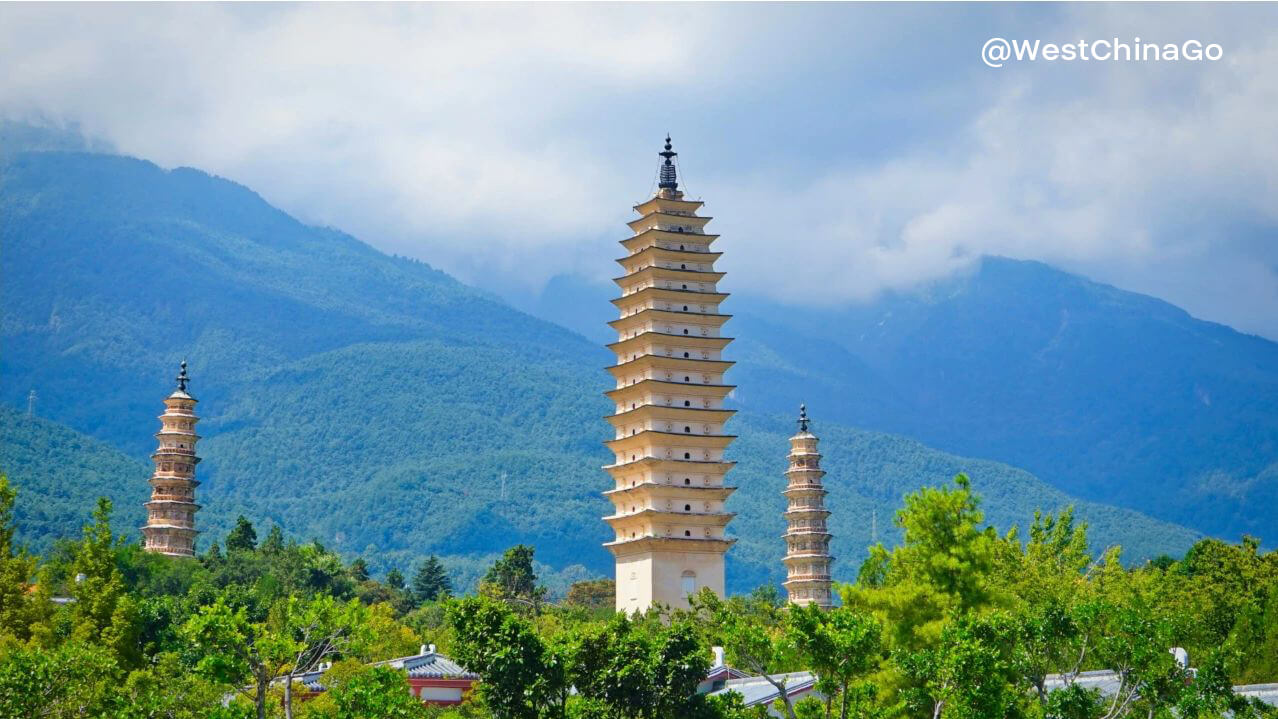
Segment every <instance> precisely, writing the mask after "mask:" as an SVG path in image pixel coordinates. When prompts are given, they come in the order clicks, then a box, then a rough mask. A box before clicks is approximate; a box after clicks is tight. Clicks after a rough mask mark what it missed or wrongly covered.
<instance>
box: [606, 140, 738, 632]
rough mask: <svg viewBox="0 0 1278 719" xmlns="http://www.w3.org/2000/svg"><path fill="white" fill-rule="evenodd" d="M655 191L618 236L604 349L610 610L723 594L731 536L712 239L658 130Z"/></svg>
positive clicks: (721, 319) (723, 343)
mask: <svg viewBox="0 0 1278 719" xmlns="http://www.w3.org/2000/svg"><path fill="white" fill-rule="evenodd" d="M659 154H660V156H661V157H662V158H664V164H662V166H661V183H660V189H659V190H658V192H657V194H656V195H654V196H653V197H652V198H650V199H648V200H647V201H645V202H642V203H640V204H639V205H637V206H636V207H635V211H636V212H637V213H638V214H639V217H638V218H637V219H634V220H631V221H630V222H629V223H628V224H629V226H630V229H631V231H632V232H633V235H631V236H630V237H627V238H626V239H624V240H622V241H621V246H622V247H623V248H625V257H622V258H621V259H619V260H617V262H618V264H620V265H621V267H622V270H623V275H622V276H621V277H618V278H617V279H616V280H614V281H615V282H616V283H617V285H618V286H619V287H620V288H621V296H620V297H618V298H617V299H615V300H613V305H615V306H616V307H617V310H618V315H619V317H618V319H616V320H613V321H612V322H610V323H609V326H610V327H612V328H613V329H614V330H616V331H617V341H616V342H614V343H612V344H610V345H608V349H609V350H611V351H612V352H613V353H614V354H615V356H616V363H615V364H614V365H612V366H611V367H609V368H608V372H610V373H611V374H612V376H613V378H614V379H615V380H616V386H615V388H614V389H612V390H610V391H608V392H606V393H605V394H606V396H607V397H608V399H609V400H611V401H612V403H613V408H614V410H613V413H612V414H610V415H609V416H608V417H607V419H608V422H609V423H610V424H611V425H612V427H613V435H612V436H613V438H612V439H610V440H608V441H607V442H605V443H604V444H605V445H607V446H608V448H609V449H610V450H611V451H612V453H613V463H612V464H610V465H608V466H606V467H604V469H605V471H607V472H608V474H609V475H611V477H612V481H613V488H612V489H610V490H609V491H607V492H604V495H605V496H606V497H608V499H609V500H610V501H611V502H612V503H613V512H612V514H610V515H609V516H607V517H604V521H605V522H607V523H608V524H609V525H610V526H611V528H612V530H613V532H614V539H613V541H611V542H608V543H607V544H606V545H604V546H606V547H608V549H609V551H611V552H612V554H613V556H614V557H615V558H616V571H617V575H616V577H617V597H616V599H617V603H616V607H617V610H618V611H624V612H627V613H631V612H638V611H644V610H647V609H648V608H649V607H652V606H653V605H655V604H663V605H666V606H669V607H675V608H687V607H688V596H689V595H691V594H694V593H696V592H699V591H701V590H702V589H703V588H709V589H710V590H711V591H713V592H715V593H716V594H719V595H720V596H722V595H723V589H724V555H725V554H726V553H727V551H728V549H729V548H730V547H731V546H732V544H733V542H735V541H736V540H734V539H732V538H730V537H727V536H725V529H726V527H727V525H728V522H729V521H731V520H732V517H733V514H732V513H731V512H729V511H727V509H726V508H725V507H724V501H725V500H726V499H727V498H728V496H729V495H730V494H732V491H733V489H734V488H733V487H730V486H727V485H726V484H725V483H724V478H725V475H726V474H727V473H728V470H730V469H731V468H732V465H733V463H732V462H730V461H727V460H726V459H724V451H725V450H726V449H727V448H728V445H729V444H731V443H732V440H733V439H734V437H733V436H732V435H730V434H727V433H726V431H725V429H726V427H725V425H726V423H727V422H728V420H729V419H730V418H731V417H732V415H733V410H730V409H726V408H725V407H724V400H725V399H726V398H727V396H728V394H729V393H731V392H732V389H733V387H732V385H729V384H726V383H725V381H724V373H725V372H726V371H727V370H728V368H729V367H731V366H732V363H731V362H727V361H725V360H724V359H723V356H722V352H723V349H724V348H725V347H727V346H728V343H729V342H731V341H732V340H731V339H730V338H728V337H725V336H723V332H722V327H723V324H724V323H725V322H727V321H728V318H729V315H725V314H721V313H720V311H719V307H720V304H721V303H722V302H723V301H724V300H725V299H727V297H728V295H727V294H726V293H723V292H720V291H719V289H718V282H719V280H721V279H722V278H723V273H722V272H717V271H715V268H714V263H715V260H717V259H718V257H719V254H720V253H718V252H714V251H712V250H711V246H712V245H713V243H714V242H715V240H717V239H718V235H712V234H708V233H706V230H705V227H706V223H708V222H709V221H710V218H709V217H702V216H700V215H698V214H697V210H698V208H700V207H701V203H700V202H696V201H692V200H685V199H683V194H682V193H680V192H679V191H678V182H677V180H676V175H675V166H674V163H673V158H674V157H675V152H674V150H673V149H672V148H671V145H670V139H669V138H668V137H667V138H666V146H665V151H664V152H662V153H659Z"/></svg>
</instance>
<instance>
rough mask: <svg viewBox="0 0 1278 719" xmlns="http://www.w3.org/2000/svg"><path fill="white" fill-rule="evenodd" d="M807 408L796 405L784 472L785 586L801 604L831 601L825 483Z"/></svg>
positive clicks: (821, 604) (828, 604)
mask: <svg viewBox="0 0 1278 719" xmlns="http://www.w3.org/2000/svg"><path fill="white" fill-rule="evenodd" d="M808 424H809V420H808V409H807V406H806V405H799V433H798V434H796V435H794V436H793V437H791V438H790V466H789V469H787V470H786V472H785V476H786V479H787V480H788V481H789V484H788V485H787V486H786V489H785V498H786V502H787V506H786V510H785V521H786V532H785V535H784V538H785V571H786V580H785V583H784V586H785V591H786V593H787V594H788V595H789V598H790V602H791V603H793V604H798V605H800V606H807V605H809V604H816V605H817V606H819V607H821V608H823V609H828V608H829V607H831V606H833V604H834V601H833V596H832V593H831V586H832V580H831V576H830V565H831V564H832V563H833V562H834V557H832V556H830V533H829V531H828V530H827V528H826V524H825V520H826V518H827V517H829V516H830V512H829V511H828V510H827V509H826V508H825V495H826V491H825V488H824V487H822V486H821V478H822V477H824V476H825V472H823V471H821V453H820V452H819V451H818V450H817V443H818V442H819V441H820V440H818V439H817V437H816V435H814V434H812V433H811V432H809V431H808Z"/></svg>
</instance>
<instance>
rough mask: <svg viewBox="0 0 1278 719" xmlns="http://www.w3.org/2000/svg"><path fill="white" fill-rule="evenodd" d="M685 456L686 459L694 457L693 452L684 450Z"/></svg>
mask: <svg viewBox="0 0 1278 719" xmlns="http://www.w3.org/2000/svg"><path fill="white" fill-rule="evenodd" d="M683 458H684V459H692V453H691V452H684V453H683Z"/></svg>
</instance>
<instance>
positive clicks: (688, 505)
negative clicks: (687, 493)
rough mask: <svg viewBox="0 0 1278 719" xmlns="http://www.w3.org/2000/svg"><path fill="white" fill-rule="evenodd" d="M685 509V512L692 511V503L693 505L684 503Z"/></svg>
mask: <svg viewBox="0 0 1278 719" xmlns="http://www.w3.org/2000/svg"><path fill="white" fill-rule="evenodd" d="M683 511H685V512H691V511H692V505H691V504H685V505H683Z"/></svg>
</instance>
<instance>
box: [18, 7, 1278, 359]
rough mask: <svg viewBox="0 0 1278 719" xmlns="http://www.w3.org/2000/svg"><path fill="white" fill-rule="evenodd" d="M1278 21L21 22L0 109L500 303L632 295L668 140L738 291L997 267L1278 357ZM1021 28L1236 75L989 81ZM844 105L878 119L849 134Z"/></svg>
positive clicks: (858, 17) (187, 17) (1114, 68)
mask: <svg viewBox="0 0 1278 719" xmlns="http://www.w3.org/2000/svg"><path fill="white" fill-rule="evenodd" d="M1274 14H1275V13H1274V12H1273V11H1272V10H1270V9H1268V8H1250V7H1249V8H1240V7H1236V6H1226V7H1219V6H1217V7H1210V8H1204V7H1200V6H1177V7H1174V8H1169V7H1167V6H1135V7H1131V6H1105V5H1101V6H1097V5H1086V6H1080V7H1074V6H1071V7H1069V8H1067V9H1057V8H1055V7H1049V8H1044V9H1041V10H1036V14H1033V15H1032V16H1029V17H1022V15H1025V13H1023V12H1021V11H1020V10H1018V9H1016V8H1014V7H1012V8H1004V7H997V8H988V7H986V8H982V9H981V11H980V12H979V13H967V12H965V13H962V14H960V15H961V17H960V16H955V15H954V14H953V13H951V12H950V11H948V10H947V9H944V8H940V7H937V6H931V7H930V8H928V9H926V10H921V9H918V8H887V7H884V6H871V7H862V6H858V7H849V6H839V7H833V8H829V7H816V6H801V5H796V6H786V7H782V8H777V7H770V6H748V7H739V6H706V5H690V4H678V5H640V4H636V5H623V6H617V5H551V6H545V5H461V4H442V5H410V4H392V5H372V4H368V5H365V4H358V5H347V4H307V5H301V4H298V5H284V6H256V5H248V4H245V5H239V4H230V5H212V4H182V5H126V6H120V5H104V4H103V5H98V4H95V5H86V6H81V5H57V4H55V5H15V4H8V5H4V6H0V63H2V64H3V66H4V67H5V68H6V72H4V73H0V109H2V110H3V111H4V112H6V113H8V114H10V115H11V116H23V115H36V114H38V115H41V116H45V117H54V118H59V119H64V120H75V121H79V122H80V123H81V125H82V126H83V127H84V128H85V129H86V130H87V131H89V132H90V133H95V134H99V135H101V136H104V137H106V138H108V139H110V140H112V141H113V142H114V143H115V144H116V145H117V146H118V147H119V148H120V149H121V150H122V151H124V152H127V153H130V154H136V155H139V156H142V157H146V158H149V159H153V160H155V161H156V162H158V163H160V164H162V165H166V166H174V165H179V164H184V165H193V166H196V167H200V168H202V169H206V170H208V171H211V172H214V173H217V174H220V175H224V176H227V177H230V178H232V179H235V180H237V181H240V182H243V183H245V184H247V185H249V186H251V187H253V188H254V189H256V190H258V191H259V192H261V193H262V194H263V195H264V196H265V197H266V198H267V199H268V200H270V201H272V202H274V203H275V204H278V205H280V206H281V207H283V208H284V209H286V210H288V211H290V212H293V213H294V214H297V215H299V216H301V217H303V218H304V219H306V220H308V221H313V222H319V223H324V224H330V225H334V226H337V227H341V228H343V229H346V230H348V231H350V232H352V233H353V234H355V235H357V236H359V237H361V238H362V239H365V240H367V241H369V242H371V243H372V244H374V245H377V246H379V247H381V248H383V249H386V250H388V251H395V252H399V253H402V254H410V255H415V256H418V257H422V258H423V259H426V260H428V261H430V262H432V263H433V264H435V265H437V266H440V267H442V268H444V269H446V270H449V271H451V272H454V273H455V274H458V275H460V276H461V277H462V278H463V279H467V280H470V281H478V282H481V283H486V284H488V286H490V287H493V286H496V285H499V284H500V283H503V282H511V281H522V282H527V283H529V284H530V285H533V286H535V285H536V284H537V283H539V282H542V281H544V280H545V279H546V278H547V277H549V276H550V275H551V274H555V273H559V272H579V273H583V274H589V275H592V276H596V277H601V276H607V275H608V274H609V272H610V270H611V269H612V268H611V267H609V266H607V265H608V263H607V258H608V257H611V255H612V249H613V247H614V246H612V245H611V240H614V239H618V238H619V237H620V233H621V231H622V228H621V225H620V222H621V221H623V220H624V219H626V218H627V212H628V207H629V204H630V202H631V201H633V200H637V199H640V195H642V193H643V192H644V190H645V189H647V186H648V181H649V179H650V177H651V173H652V171H653V169H654V166H655V156H654V155H652V154H651V153H653V152H655V150H656V147H655V144H656V142H655V141H656V139H657V134H656V133H658V132H661V131H664V130H666V129H672V130H675V131H676V135H677V140H676V141H677V144H678V142H679V138H688V139H695V140H696V142H688V140H684V143H683V144H681V145H680V147H679V148H678V149H682V150H683V151H684V154H685V155H687V156H688V157H687V160H688V163H689V167H690V168H691V169H693V170H695V173H694V176H693V179H694V180H695V183H696V184H695V189H696V190H697V191H698V192H704V193H705V194H706V199H707V201H708V202H709V209H710V210H711V211H712V212H713V214H715V215H716V216H717V217H718V219H716V222H715V225H716V227H717V230H718V231H720V232H723V233H724V234H725V240H724V246H725V249H726V250H727V251H728V254H727V255H726V256H725V258H724V263H725V265H726V266H727V269H729V270H730V271H731V272H732V273H733V274H732V276H731V277H730V278H729V280H730V285H731V286H730V287H729V288H728V289H730V290H733V291H736V292H739V293H740V292H751V291H754V292H764V293H770V294H773V295H775V296H778V297H786V298H789V299H793V298H794V297H796V296H802V297H808V298H810V301H813V302H838V301H846V300H849V299H858V298H864V297H868V296H871V295H873V294H874V293H875V292H878V291H880V290H882V289H883V288H888V287H907V286H909V285H911V284H914V283H917V282H919V281H922V280H927V279H931V278H934V277H938V276H942V275H944V274H946V273H949V272H952V271H954V270H955V269H957V268H961V267H963V266H964V265H965V264H966V263H967V262H969V261H970V260H971V258H973V257H976V256H978V255H979V254H981V253H998V254H1005V255H1010V256H1014V257H1025V258H1034V259H1042V260H1045V261H1048V262H1052V263H1056V264H1060V265H1063V266H1065V267H1067V268H1070V269H1074V270H1077V271H1081V272H1084V273H1086V274H1089V275H1091V276H1094V277H1096V278H1098V279H1101V280H1104V281H1109V282H1113V283H1115V284H1117V285H1119V286H1123V287H1129V288H1132V289H1137V290H1141V291H1145V292H1150V293H1152V294H1156V295H1159V296H1163V297H1165V298H1167V299H1169V300H1171V301H1173V302H1176V303H1178V304H1181V305H1182V306H1185V307H1186V308H1187V309H1190V310H1191V311H1193V312H1195V313H1196V314H1199V315H1200V316H1205V317H1208V318H1211V319H1217V320H1220V321H1225V322H1229V323H1231V324H1234V325H1235V326H1238V327H1240V328H1243V329H1247V330H1251V331H1258V332H1263V333H1266V334H1268V335H1269V336H1275V337H1278V312H1272V311H1266V310H1265V308H1272V307H1278V269H1276V268H1278V250H1276V249H1275V247H1276V246H1275V244H1274V243H1273V242H1271V241H1269V240H1268V238H1267V237H1264V236H1261V235H1260V234H1259V233H1260V232H1264V231H1269V232H1270V233H1271V234H1272V229H1273V224H1274V222H1275V219H1278V218H1275V213H1276V212H1278V181H1275V176H1274V173H1275V169H1274V168H1275V167H1278V140H1276V139H1275V137H1274V135H1273V133H1272V129H1271V128H1273V127H1275V126H1278V72H1275V71H1274V70H1273V69H1272V68H1274V67H1275V66H1278V65H1276V61H1278V33H1275V31H1274V30H1272V29H1271V28H1274V27H1278V24H1275V23H1273V22H1266V21H1265V20H1272V18H1273V16H1274ZM942 15H943V16H944V17H941V16H942ZM929 19H933V20H935V19H939V20H940V22H931V23H929V22H928V21H929ZM1011 32H1018V33H1020V35H1021V36H1022V37H1027V36H1028V37H1041V38H1042V39H1043V40H1057V41H1062V42H1066V41H1070V40H1074V39H1078V38H1080V37H1112V36H1115V35H1117V36H1120V37H1132V36H1134V35H1144V36H1145V37H1147V38H1155V37H1157V38H1167V39H1170V40H1172V41H1179V40H1183V39H1188V38H1191V37H1201V39H1203V40H1204V41H1218V42H1221V43H1222V44H1224V45H1225V47H1226V58H1225V60H1223V61H1221V62H1219V63H1211V64H1202V65H1187V64H1183V63H1182V64H1176V65H1159V66H1155V65H1148V64H1130V65H1122V64H1091V65H1086V66H1083V65H1080V64H1075V65H1073V66H1064V65H1045V64H1042V63H1040V64H1037V65H1030V66H1026V65H1021V66H1017V67H1006V68H1003V69H1002V70H1000V71H995V70H990V69H988V68H985V67H984V66H983V65H981V64H980V62H979V58H978V50H979V47H980V44H981V41H982V40H983V39H984V38H985V37H989V36H992V35H1007V34H1009V33H1011ZM1208 35H1211V36H1210V37H1208ZM902 38H908V39H909V40H908V41H903V40H902ZM884 52H896V53H898V54H899V55H900V60H901V62H900V63H899V64H896V65H894V64H892V63H891V62H889V61H885V60H884V58H883V57H882V53H884ZM907 52H912V53H914V54H913V56H908V57H907V56H906V53H907ZM890 59H891V58H890V57H889V60H890ZM852 92H855V93H856V95H855V97H854V98H848V97H843V96H841V95H840V93H852ZM795 98H798V100H795ZM848 100H851V105H852V106H854V107H856V108H858V113H859V114H857V115H856V116H849V117H848V118H847V119H846V122H843V121H842V119H841V118H837V117H835V118H831V117H829V116H828V115H827V114H825V113H828V112H830V110H829V109H828V108H830V107H836V108H837V107H843V106H845V105H847V104H848V103H847V102H844V104H843V105H840V104H839V101H848ZM955 103H957V104H955ZM982 104H983V107H982V106H981V105H982ZM939 108H944V109H943V110H942V109H939ZM876 113H878V114H876ZM882 118H889V119H888V120H883V119H882ZM899 118H905V121H904V122H899V120H897V119H899ZM894 120H897V121H898V124H900V125H901V126H900V128H899V129H895V128H889V129H888V130H882V129H880V130H879V132H878V134H877V135H875V134H873V133H872V132H870V130H873V129H874V127H873V124H874V122H876V121H879V122H882V123H885V124H891V123H892V122H893V121H894ZM777 128H782V130H781V131H780V132H778V130H777ZM866 128H869V130H867V129H866ZM679 132H683V133H684V134H683V135H679V134H678V133H679ZM805 133H806V134H805ZM859 133H865V135H864V138H865V139H862V136H861V135H860V134H859ZM884 137H888V138H889V139H890V141H891V147H890V149H888V150H886V151H885V150H884V149H883V148H881V147H878V146H875V145H873V144H871V143H873V142H875V141H876V139H874V138H877V139H882V138H884ZM637 142H641V143H643V144H642V145H640V146H636V143H637ZM858 143H859V144H858ZM763 145H767V147H762V146H763ZM824 146H830V147H838V148H839V149H838V150H837V151H830V152H828V153H823V152H821V151H820V148H822V147H824ZM618 148H621V150H619V149H618ZM759 150H766V151H764V152H759ZM787 152H788V153H789V154H787ZM778 177H784V178H786V181H785V182H778V179H777V178H778ZM778 267H783V268H785V271H784V272H781V273H779V272H778V271H777V268H778Z"/></svg>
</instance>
